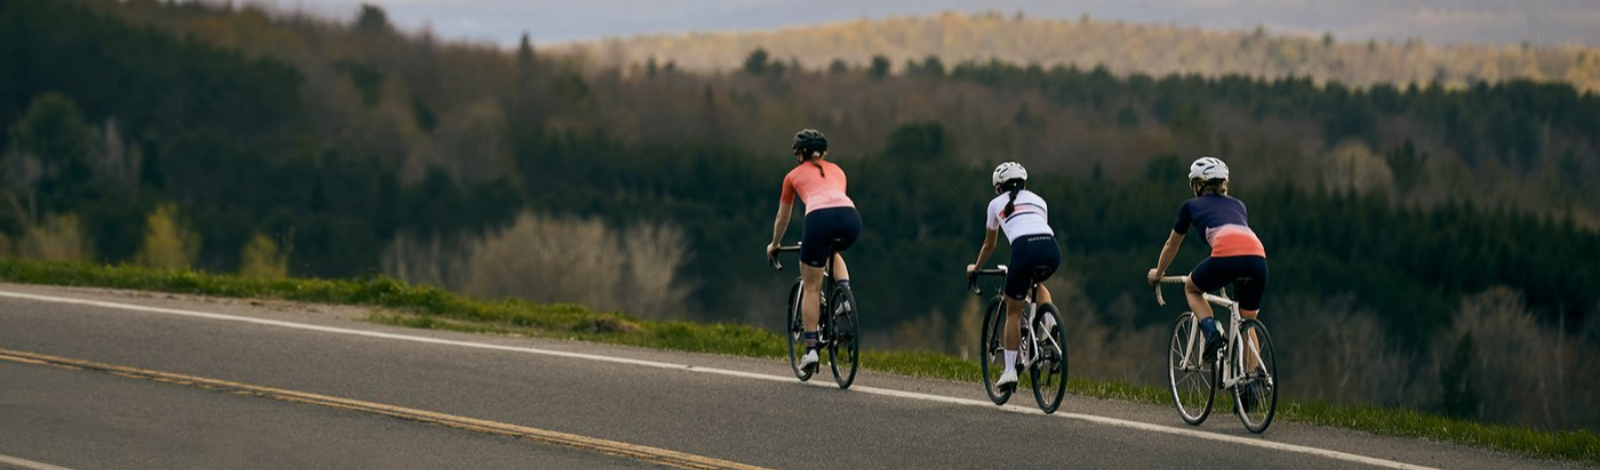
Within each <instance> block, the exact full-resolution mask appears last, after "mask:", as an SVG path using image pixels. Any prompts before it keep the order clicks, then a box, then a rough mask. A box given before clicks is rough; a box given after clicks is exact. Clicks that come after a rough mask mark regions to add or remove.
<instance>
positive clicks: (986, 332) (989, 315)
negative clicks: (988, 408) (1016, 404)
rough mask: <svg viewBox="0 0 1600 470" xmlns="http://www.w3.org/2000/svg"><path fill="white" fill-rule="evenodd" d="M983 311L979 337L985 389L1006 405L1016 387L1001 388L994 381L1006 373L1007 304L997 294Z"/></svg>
mask: <svg viewBox="0 0 1600 470" xmlns="http://www.w3.org/2000/svg"><path fill="white" fill-rule="evenodd" d="M983 312H984V314H983V335H982V336H980V337H979V338H978V366H979V368H980V369H982V370H983V389H984V391H986V392H988V393H989V401H992V402H994V404H996V405H1004V404H1006V401H1009V400H1011V392H1012V391H1014V390H1015V387H1013V388H1012V389H1010V390H1000V389H998V388H995V386H994V381H996V380H1000V374H1003V373H1005V368H1006V356H1005V353H1006V349H1005V343H1004V340H1005V326H1006V304H1005V302H1002V301H1001V300H1000V296H995V297H994V298H993V299H990V300H989V305H988V306H987V307H984V309H983Z"/></svg>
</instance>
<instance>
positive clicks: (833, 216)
mask: <svg viewBox="0 0 1600 470" xmlns="http://www.w3.org/2000/svg"><path fill="white" fill-rule="evenodd" d="M836 212H837V211H835V210H834V209H819V210H817V211H813V212H811V213H808V214H806V225H805V233H804V234H802V235H801V240H800V279H801V280H802V281H803V283H804V285H805V292H804V293H803V294H802V295H804V297H802V299H804V301H803V302H801V304H800V315H801V318H802V320H803V321H804V322H805V324H804V326H805V339H806V354H807V355H808V356H809V355H811V354H813V353H814V352H815V350H816V348H817V322H818V318H819V312H821V311H822V308H821V306H820V302H821V299H822V294H821V292H822V275H823V273H824V269H825V266H826V265H827V264H828V257H829V256H831V255H832V253H831V252H830V248H829V245H830V242H831V241H832V240H831V239H832V238H834V235H833V234H834V233H835V232H838V231H839V230H838V228H837V227H838V225H839V224H838V222H837V219H838V217H837V213H836Z"/></svg>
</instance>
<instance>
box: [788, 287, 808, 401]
mask: <svg viewBox="0 0 1600 470" xmlns="http://www.w3.org/2000/svg"><path fill="white" fill-rule="evenodd" d="M803 295H805V289H802V288H801V286H800V280H798V279H796V280H795V281H794V285H793V286H791V287H789V313H788V316H787V317H786V318H785V319H784V322H783V329H784V335H783V338H784V339H785V340H787V341H788V343H789V368H790V369H792V370H794V376H795V377H798V378H799V379H800V381H801V382H805V381H807V380H811V372H809V371H806V370H803V369H801V368H800V356H804V355H805V354H806V340H805V330H806V328H805V320H804V318H803V317H802V316H801V314H800V305H801V304H800V301H801V300H804V299H801V298H800V297H801V296H803Z"/></svg>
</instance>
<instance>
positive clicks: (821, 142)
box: [789, 129, 828, 155]
mask: <svg viewBox="0 0 1600 470" xmlns="http://www.w3.org/2000/svg"><path fill="white" fill-rule="evenodd" d="M789 149H790V150H793V151H794V153H795V154H796V155H799V154H801V153H810V152H825V151H827V150H828V138H827V137H826V136H823V135H822V131H819V130H816V129H804V130H801V131H800V132H796V133H795V134H794V145H791V146H789Z"/></svg>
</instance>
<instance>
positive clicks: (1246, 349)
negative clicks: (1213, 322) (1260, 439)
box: [1229, 319, 1278, 434]
mask: <svg viewBox="0 0 1600 470" xmlns="http://www.w3.org/2000/svg"><path fill="white" fill-rule="evenodd" d="M1239 332H1240V334H1238V335H1234V336H1235V338H1236V339H1234V340H1233V344H1234V345H1235V346H1240V345H1242V346H1243V347H1240V348H1238V349H1236V350H1237V351H1242V354H1241V353H1238V352H1230V353H1229V354H1233V356H1234V357H1233V363H1234V364H1233V366H1232V367H1235V369H1233V370H1234V371H1235V372H1236V374H1237V375H1236V376H1237V377H1240V380H1239V383H1238V384H1237V385H1235V386H1234V387H1233V399H1234V403H1237V404H1238V408H1239V421H1240V422H1243V423H1244V427H1245V429H1249V430H1250V432H1253V433H1256V434H1260V433H1262V432H1266V430H1267V426H1271V425H1272V418H1273V416H1274V415H1276V414H1277V411H1278V364H1277V362H1276V361H1274V358H1273V356H1272V337H1271V336H1269V335H1268V334H1267V327H1266V325H1263V324H1261V322H1260V321H1257V320H1253V319H1252V320H1245V321H1244V323H1243V324H1241V325H1240V326H1239Z"/></svg>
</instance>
